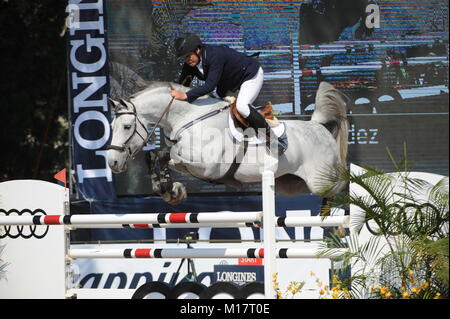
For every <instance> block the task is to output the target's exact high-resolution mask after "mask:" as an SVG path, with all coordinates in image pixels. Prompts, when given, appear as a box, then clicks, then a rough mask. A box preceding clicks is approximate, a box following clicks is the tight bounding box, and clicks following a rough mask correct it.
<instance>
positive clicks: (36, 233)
mask: <svg viewBox="0 0 450 319" xmlns="http://www.w3.org/2000/svg"><path fill="white" fill-rule="evenodd" d="M44 215H47V214H46V213H45V212H44V211H43V210H42V209H35V210H33V211H32V210H31V209H22V210H20V211H19V210H17V209H10V210H8V211H6V210H4V209H1V208H0V216H44ZM48 227H49V226H45V225H30V226H20V225H3V226H0V239H2V238H6V237H9V238H13V239H14V238H19V237H20V238H25V239H28V238H32V237H33V238H37V239H41V238H44V237H45V235H47V233H48Z"/></svg>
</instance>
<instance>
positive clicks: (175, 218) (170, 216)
mask: <svg viewBox="0 0 450 319" xmlns="http://www.w3.org/2000/svg"><path fill="white" fill-rule="evenodd" d="M261 219H262V212H246V213H231V212H220V213H167V214H157V213H153V214H122V215H119V214H117V215H115V214H95V215H94V214H93V215H89V214H86V215H70V216H67V215H42V216H24V215H22V216H12V215H10V216H0V225H25V226H26V225H72V224H74V225H97V224H101V225H104V224H201V223H208V224H221V223H223V224H227V223H228V224H229V223H253V222H255V221H260V220H261Z"/></svg>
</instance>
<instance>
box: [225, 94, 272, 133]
mask: <svg viewBox="0 0 450 319" xmlns="http://www.w3.org/2000/svg"><path fill="white" fill-rule="evenodd" d="M272 108H273V106H272V104H271V103H270V102H269V103H268V104H267V105H265V106H260V107H257V108H256V109H257V110H258V112H259V113H261V115H262V116H264V118H265V119H266V121H267V123H268V124H269V126H270V127H275V126H278V124H279V123H278V120H277V118H276V117H275V116H274V115H273V112H272ZM230 113H231V117H232V119H233V122H234V125H235V127H240V128H241V129H243V130H245V129H246V128H248V127H249V124H248V122H247V121H246V120H245V118H243V117H242V115H241V114H239V112H238V110H237V108H236V101H234V102H233V103H232V104H231V108H230Z"/></svg>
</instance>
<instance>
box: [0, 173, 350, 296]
mask: <svg viewBox="0 0 450 319" xmlns="http://www.w3.org/2000/svg"><path fill="white" fill-rule="evenodd" d="M262 185H263V186H262V192H263V196H262V204H263V205H262V207H263V211H262V212H245V213H220V212H218V213H166V214H164V213H149V214H121V215H112V214H86V215H70V212H69V206H70V205H69V198H68V192H67V189H65V188H64V187H62V186H59V185H57V184H52V183H48V182H44V181H37V180H17V181H8V182H4V183H0V247H1V246H2V245H5V247H4V250H3V254H2V255H1V257H0V258H2V260H3V261H4V262H7V263H9V265H8V267H7V270H8V271H7V273H6V277H7V279H8V280H7V281H6V280H0V298H73V297H76V294H78V293H80V291H81V290H90V291H91V290H93V289H71V288H70V287H69V284H68V283H69V282H70V277H71V271H70V264H71V262H72V260H73V259H76V258H222V259H223V258H247V257H248V258H264V282H265V283H266V284H265V285H264V287H265V291H264V293H265V297H266V298H274V297H275V292H274V290H273V287H272V276H273V274H275V273H276V272H277V271H276V263H275V259H276V258H324V257H319V256H318V251H317V250H315V249H296V248H277V247H276V242H275V227H298V226H303V227H312V226H323V227H332V226H343V227H346V228H348V227H349V218H350V217H349V216H330V217H326V218H325V219H324V218H322V217H275V192H274V185H275V184H274V175H273V173H272V172H271V171H265V172H264V173H263V184H262ZM127 227H129V228H159V227H163V228H189V227H196V228H197V227H198V228H200V227H220V228H223V227H262V228H263V236H264V239H263V245H262V246H255V247H254V248H250V249H248V248H245V249H242V248H237V249H236V248H194V249H184V248H163V249H158V248H136V247H133V245H130V247H129V248H126V249H106V248H102V247H101V246H99V248H96V249H71V248H70V236H69V234H70V231H71V230H73V229H76V228H127ZM345 251H346V249H342V250H338V251H336V252H335V253H334V254H333V255H327V257H326V258H333V257H338V256H340V255H342V254H343V253H345ZM98 290H102V295H103V296H104V297H105V296H107V295H108V293H110V290H109V289H98ZM100 296H101V295H100Z"/></svg>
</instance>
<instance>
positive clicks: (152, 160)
mask: <svg viewBox="0 0 450 319" xmlns="http://www.w3.org/2000/svg"><path fill="white" fill-rule="evenodd" d="M145 158H146V161H147V166H148V173H149V174H150V180H151V182H152V192H153V193H154V194H158V195H161V182H160V178H159V158H158V152H156V151H149V152H148V153H147V154H146V156H145Z"/></svg>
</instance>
